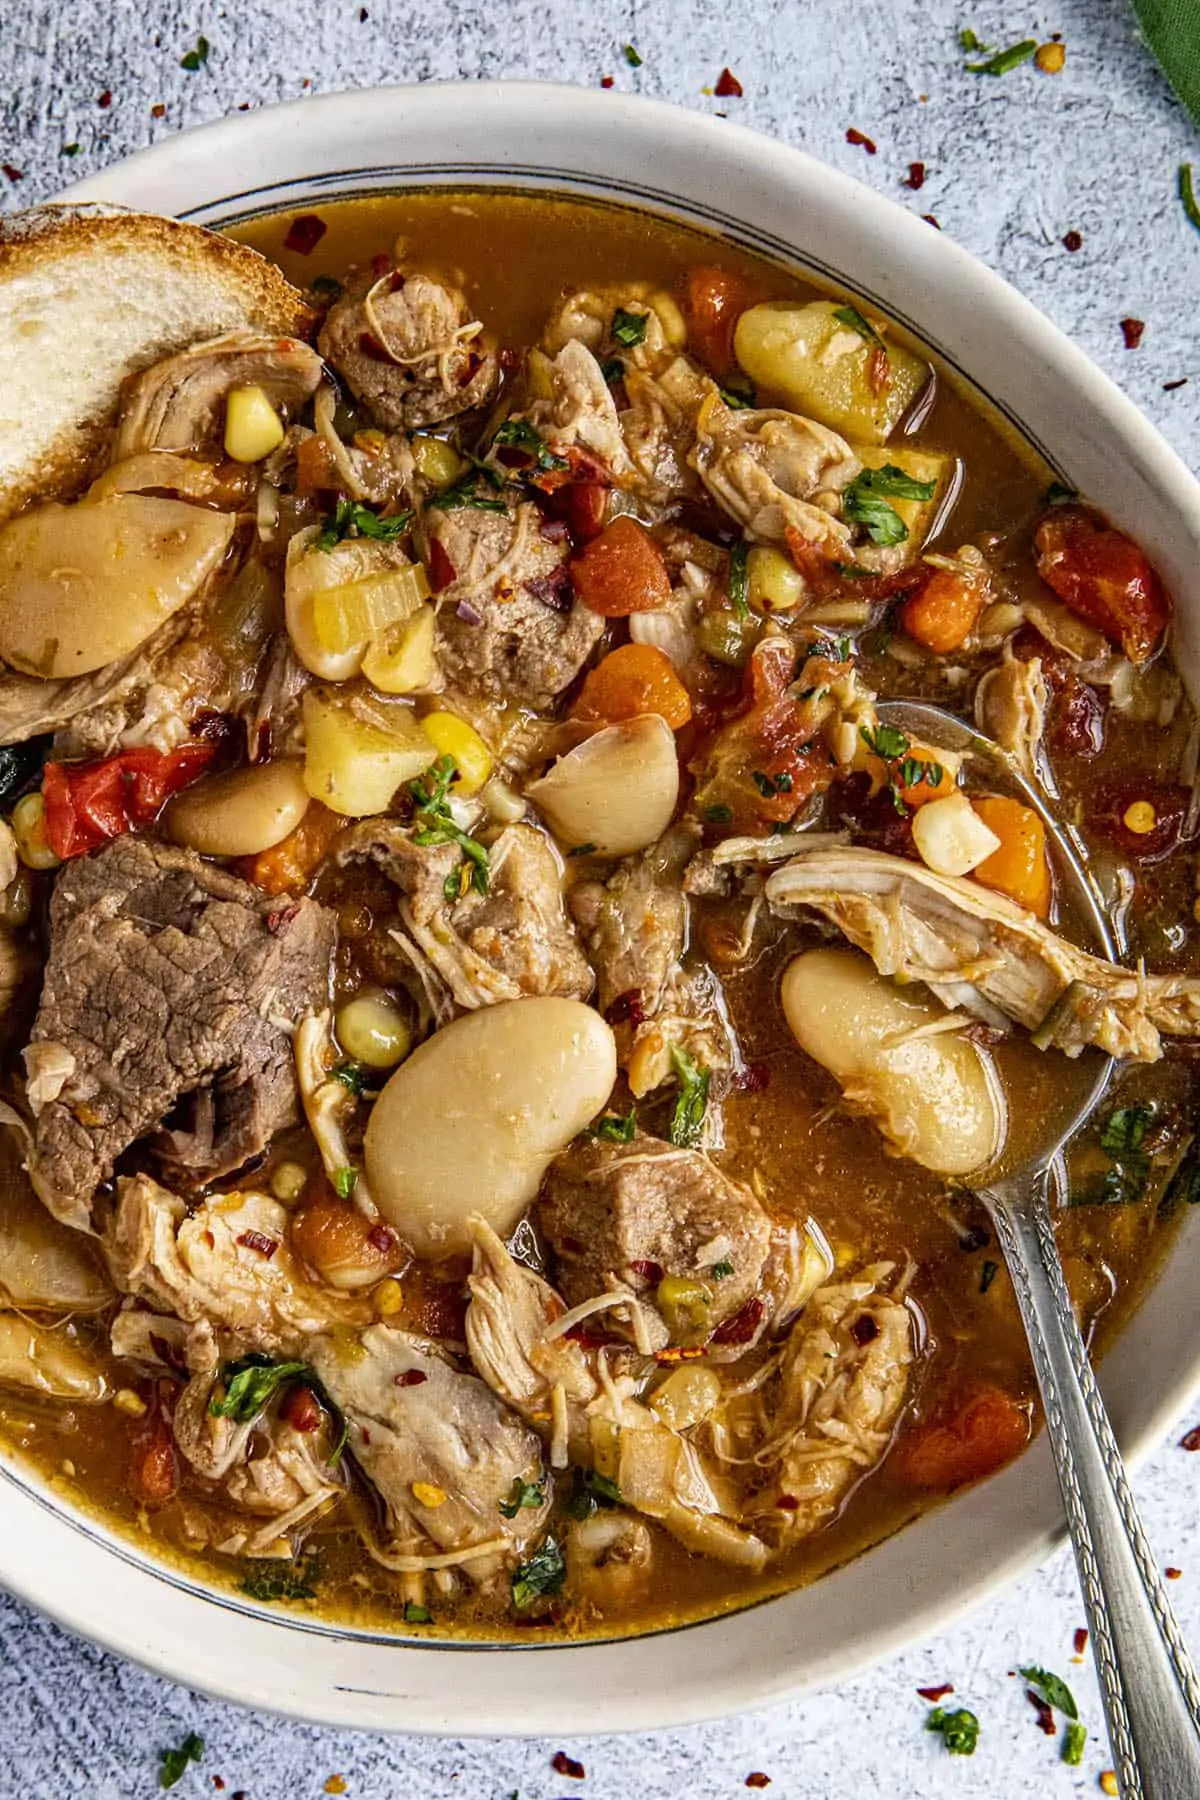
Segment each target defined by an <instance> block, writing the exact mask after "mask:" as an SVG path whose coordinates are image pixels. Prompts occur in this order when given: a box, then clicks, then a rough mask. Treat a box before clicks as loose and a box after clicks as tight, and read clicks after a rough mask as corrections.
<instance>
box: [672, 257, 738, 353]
mask: <svg viewBox="0 0 1200 1800" xmlns="http://www.w3.org/2000/svg"><path fill="white" fill-rule="evenodd" d="M750 304H751V295H750V290H749V288H748V286H747V284H746V282H745V281H744V280H743V279H742V277H741V276H740V275H734V274H732V273H731V272H730V271H729V270H728V269H718V268H713V267H704V268H699V269H689V270H688V275H687V285H686V288H685V290H684V301H683V311H684V317H685V318H686V320H687V328H688V348H689V349H690V350H691V351H692V353H693V355H695V356H697V357H699V359H700V361H701V362H702V363H703V364H704V366H705V367H706V368H707V369H710V370H711V371H712V373H713V374H714V375H728V374H729V372H730V370H731V369H732V368H733V366H734V356H733V333H734V329H735V327H736V325H737V322H738V317H739V315H740V314H741V313H743V312H745V310H746V308H747V307H748V306H749V305H750Z"/></svg>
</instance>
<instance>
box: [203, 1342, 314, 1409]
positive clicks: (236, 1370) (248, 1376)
mask: <svg viewBox="0 0 1200 1800" xmlns="http://www.w3.org/2000/svg"><path fill="white" fill-rule="evenodd" d="M301 1379H309V1380H311V1379H315V1378H314V1377H313V1371H312V1369H311V1368H310V1367H309V1365H308V1363H305V1362H272V1361H271V1358H270V1357H269V1356H262V1355H260V1354H259V1353H258V1352H257V1351H252V1352H251V1354H250V1355H249V1356H241V1357H239V1358H238V1359H237V1361H236V1362H228V1363H226V1364H225V1365H224V1367H223V1368H222V1370H221V1382H222V1385H223V1386H224V1389H225V1392H224V1394H223V1395H218V1394H216V1393H214V1394H213V1395H212V1396H211V1398H210V1399H209V1402H208V1410H209V1412H210V1413H211V1415H212V1417H213V1418H214V1419H233V1420H234V1422H235V1423H236V1424H238V1425H248V1424H249V1423H250V1421H251V1419H256V1418H257V1417H258V1415H259V1413H260V1412H261V1411H262V1410H263V1408H264V1407H265V1406H268V1405H269V1404H270V1402H271V1401H272V1400H273V1399H274V1398H275V1395H276V1394H277V1393H278V1392H279V1390H280V1388H281V1387H284V1386H286V1384H287V1383H288V1382H289V1381H296V1380H301Z"/></svg>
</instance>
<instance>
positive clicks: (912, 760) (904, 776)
mask: <svg viewBox="0 0 1200 1800" xmlns="http://www.w3.org/2000/svg"><path fill="white" fill-rule="evenodd" d="M945 773H946V771H945V769H943V767H942V765H941V763H936V762H922V761H921V759H920V758H919V757H917V756H906V757H905V758H904V760H903V761H902V762H901V764H900V766H899V768H898V769H897V770H896V781H897V783H898V784H899V786H900V787H904V788H914V787H920V785H921V783H922V782H925V784H926V785H927V786H928V787H931V788H936V787H941V785H942V777H943V776H944V775H945Z"/></svg>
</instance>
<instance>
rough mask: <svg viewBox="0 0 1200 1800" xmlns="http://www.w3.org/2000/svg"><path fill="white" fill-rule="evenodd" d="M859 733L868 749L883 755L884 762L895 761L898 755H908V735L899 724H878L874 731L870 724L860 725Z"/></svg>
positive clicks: (877, 754)
mask: <svg viewBox="0 0 1200 1800" xmlns="http://www.w3.org/2000/svg"><path fill="white" fill-rule="evenodd" d="M858 735H859V737H861V739H862V741H863V743H864V744H865V745H866V746H867V749H868V750H873V751H874V752H875V755H876V756H881V757H882V758H883V760H884V762H895V761H896V760H897V758H898V757H902V756H907V755H908V752H909V749H910V745H909V741H908V737H907V735H906V734H905V733H904V732H903V731H901V730H900V728H899V726H897V725H877V726H876V727H875V729H874V731H872V730H871V727H870V726H869V725H860V726H859V728H858Z"/></svg>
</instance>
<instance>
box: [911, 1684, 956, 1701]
mask: <svg viewBox="0 0 1200 1800" xmlns="http://www.w3.org/2000/svg"><path fill="white" fill-rule="evenodd" d="M917 1692H918V1694H920V1696H921V1698H922V1700H928V1701H929V1704H930V1705H931V1706H936V1705H937V1703H938V1701H939V1700H944V1699H945V1698H946V1695H947V1694H952V1693H953V1692H954V1683H953V1682H952V1681H943V1682H942V1683H941V1684H940V1685H939V1686H938V1687H927V1688H918V1689H917Z"/></svg>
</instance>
